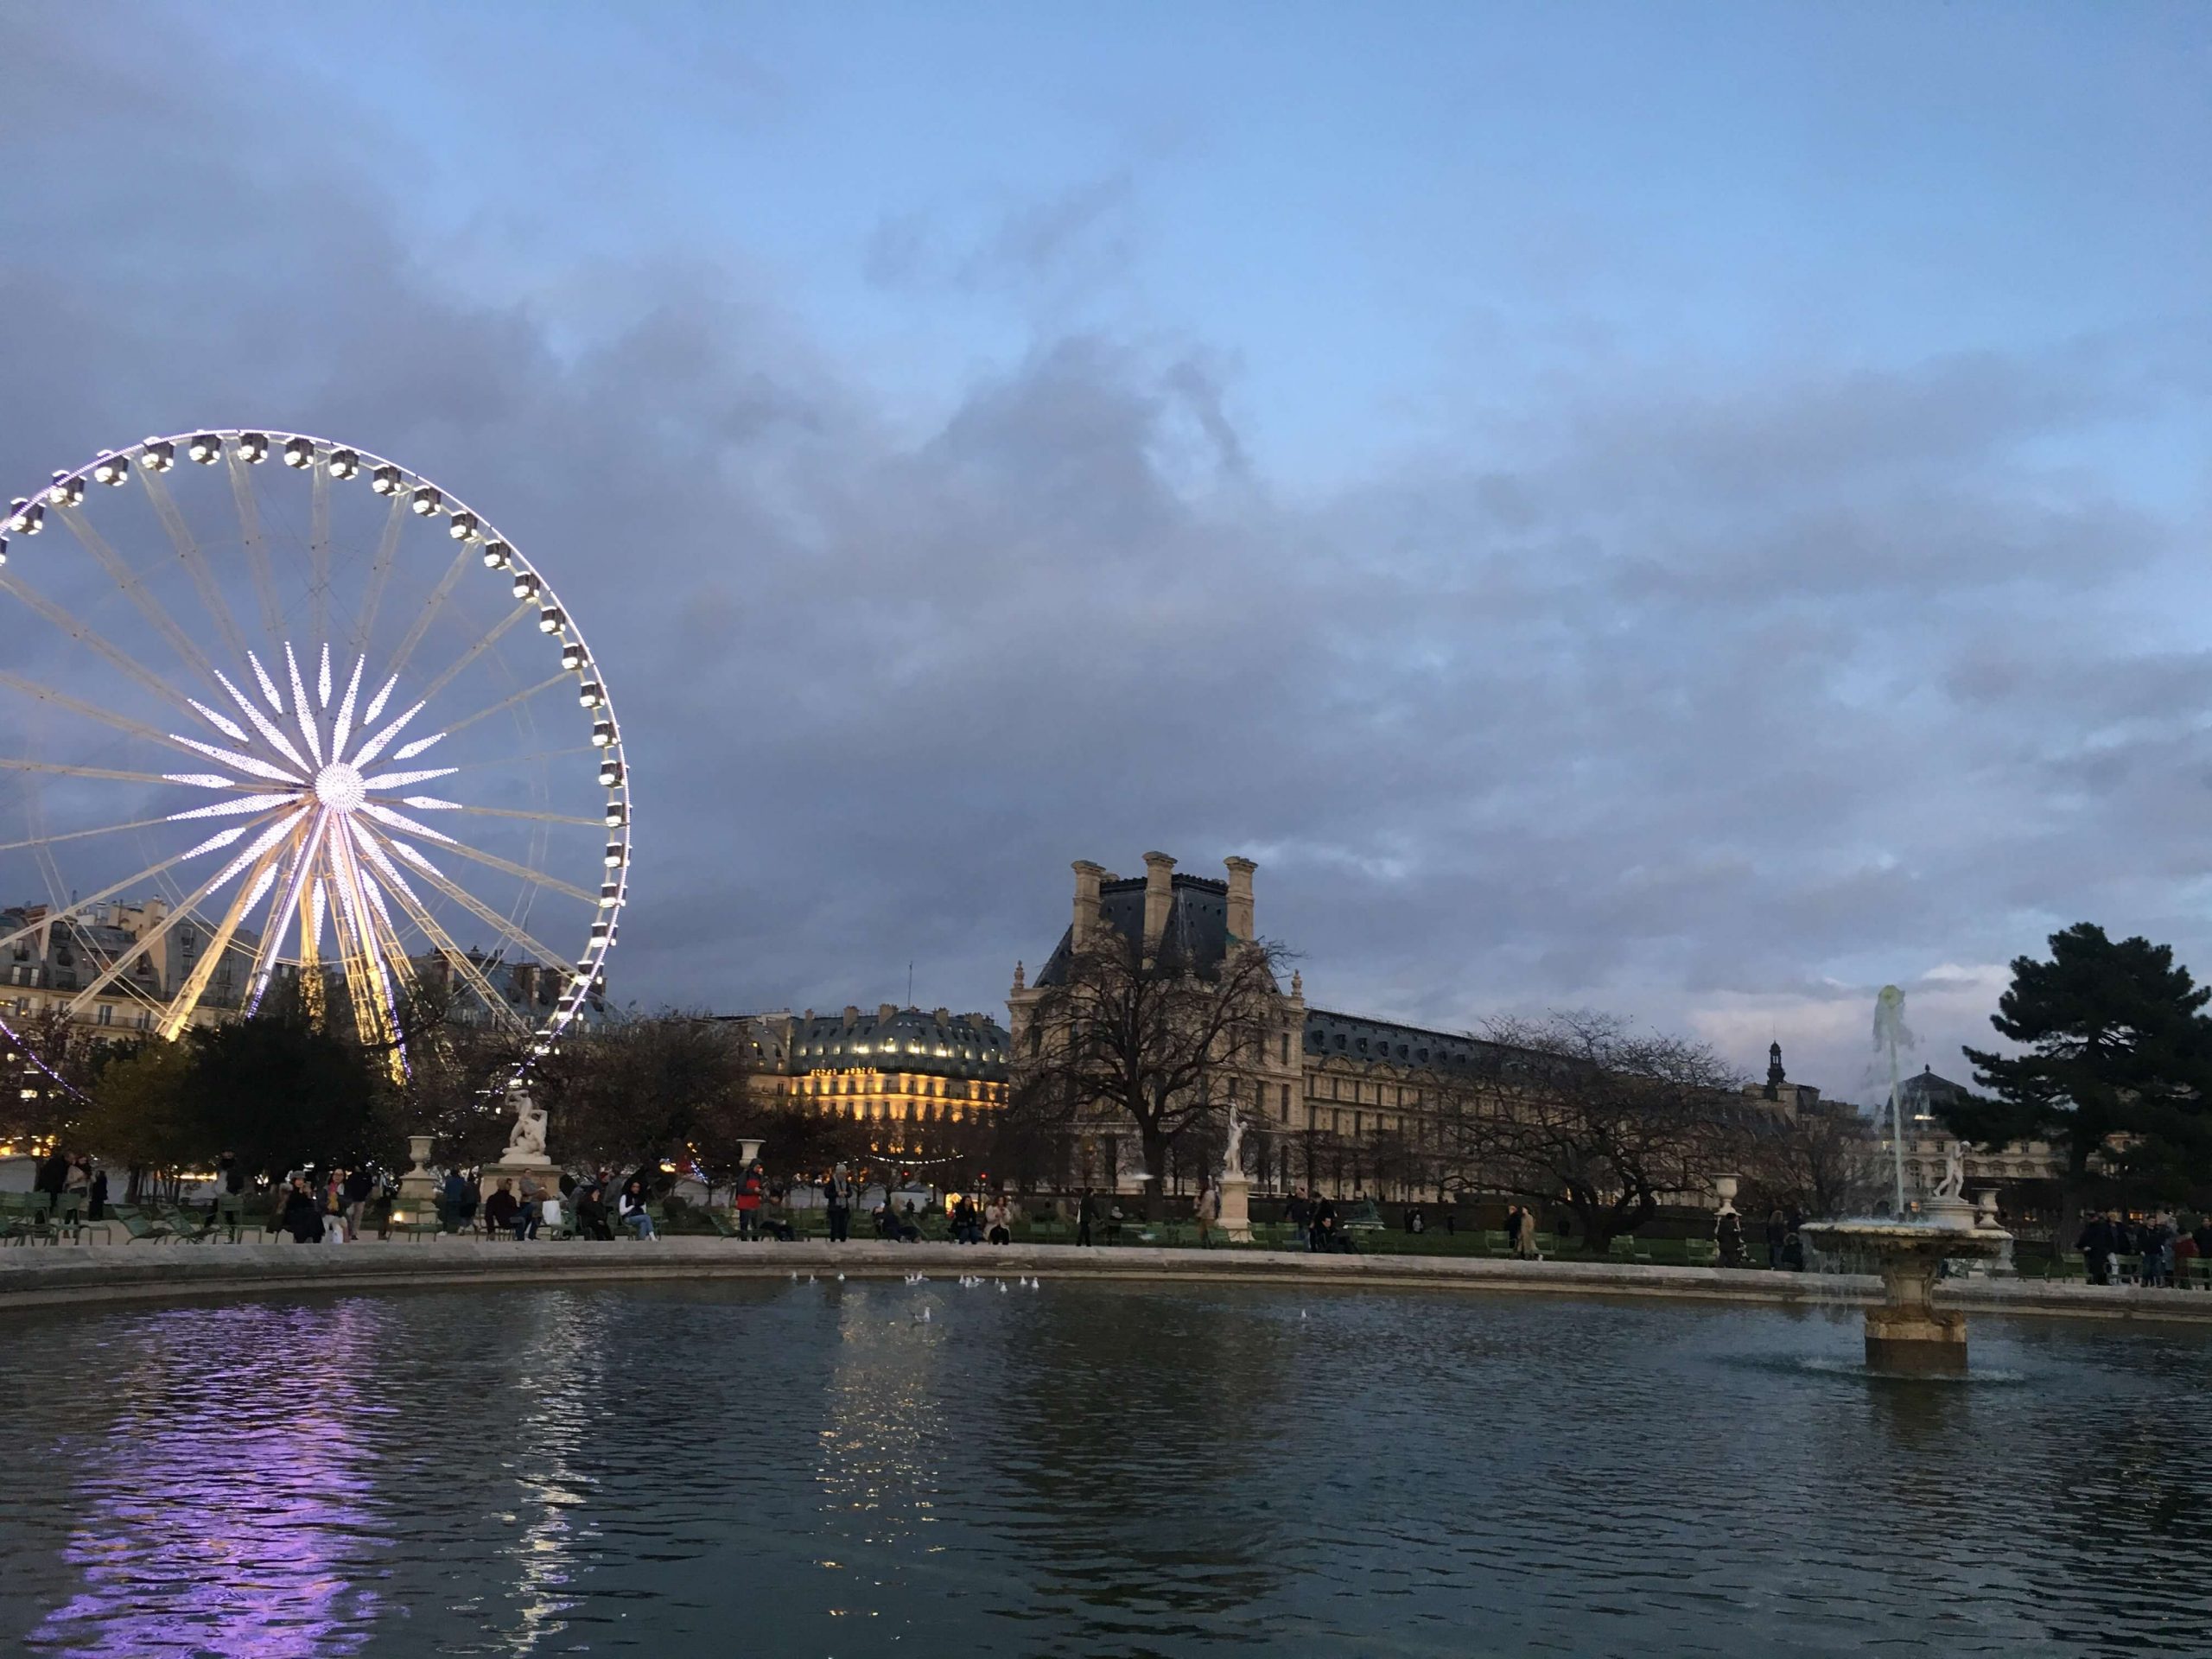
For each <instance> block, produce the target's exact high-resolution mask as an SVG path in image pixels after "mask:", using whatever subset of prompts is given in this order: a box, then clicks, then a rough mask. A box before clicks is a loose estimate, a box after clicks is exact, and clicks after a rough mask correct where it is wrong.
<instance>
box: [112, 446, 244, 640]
mask: <svg viewBox="0 0 2212 1659" xmlns="http://www.w3.org/2000/svg"><path fill="white" fill-rule="evenodd" d="M138 476H139V478H140V479H141V480H142V481H143V483H144V484H145V486H146V499H148V500H149V501H151V502H152V503H153V504H154V513H155V516H156V518H160V520H161V521H162V529H163V530H166V531H168V533H169V540H170V542H171V543H174V544H175V548H176V556H177V557H178V558H179V559H181V561H183V563H184V569H185V572H186V574H187V575H189V576H190V577H191V578H192V585H193V586H194V588H198V589H199V590H200V603H201V604H202V605H204V606H205V607H207V618H208V620H210V621H211V622H213V624H214V625H215V628H216V631H217V632H219V633H220V634H221V635H222V636H223V643H224V644H225V645H228V646H229V647H230V648H231V655H232V658H233V659H234V660H235V661H237V662H238V664H240V665H241V666H243V665H244V664H245V652H246V645H245V635H243V634H241V633H240V632H238V622H237V620H235V619H234V618H233V617H232V615H231V607H230V606H229V605H228V604H227V603H226V601H224V598H223V590H222V588H220V587H219V586H218V585H217V584H216V582H215V573H214V571H213V569H210V568H209V566H208V563H207V555H206V554H205V553H202V552H201V551H200V543H199V540H198V538H197V537H194V535H193V533H192V526H191V525H190V524H187V523H185V522H184V515H183V514H182V513H181V512H178V511H177V505H176V499H175V497H174V496H172V495H171V494H170V493H169V486H168V484H167V483H166V482H164V481H163V480H162V475H161V474H159V473H156V472H150V471H142V472H141V473H140V474H139V475H138Z"/></svg>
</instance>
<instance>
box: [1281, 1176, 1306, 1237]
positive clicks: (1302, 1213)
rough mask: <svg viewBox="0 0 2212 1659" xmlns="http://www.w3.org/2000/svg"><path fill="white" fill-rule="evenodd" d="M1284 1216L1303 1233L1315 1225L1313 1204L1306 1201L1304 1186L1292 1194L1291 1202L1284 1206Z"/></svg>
mask: <svg viewBox="0 0 2212 1659" xmlns="http://www.w3.org/2000/svg"><path fill="white" fill-rule="evenodd" d="M1282 1218H1283V1219H1284V1220H1285V1221H1287V1222H1288V1223H1289V1224H1291V1225H1292V1226H1294V1227H1295V1228H1297V1229H1298V1230H1299V1231H1300V1232H1301V1233H1302V1232H1304V1231H1306V1229H1307V1228H1308V1227H1310V1226H1312V1225H1313V1205H1310V1204H1308V1203H1307V1202H1306V1189H1305V1188H1304V1187H1302V1186H1301V1187H1300V1188H1299V1189H1298V1191H1297V1192H1294V1193H1292V1194H1291V1195H1290V1202H1289V1203H1288V1204H1287V1205H1283V1207H1282Z"/></svg>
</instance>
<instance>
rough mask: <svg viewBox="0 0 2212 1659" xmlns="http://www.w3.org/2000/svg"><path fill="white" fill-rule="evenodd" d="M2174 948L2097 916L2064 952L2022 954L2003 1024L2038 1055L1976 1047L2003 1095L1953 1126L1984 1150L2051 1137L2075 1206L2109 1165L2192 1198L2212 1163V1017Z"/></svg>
mask: <svg viewBox="0 0 2212 1659" xmlns="http://www.w3.org/2000/svg"><path fill="white" fill-rule="evenodd" d="M2208 1001H2212V987H2200V986H2198V985H2197V984H2196V982H2194V981H2193V980H2192V979H2191V978H2190V973H2189V969H2186V968H2182V967H2178V966H2177V965H2176V964H2175V963H2174V953H2173V950H2172V948H2171V946H2168V945H2163V944H2152V943H2151V942H2150V941H2149V940H2148V939H2145V938H2130V939H2122V940H2120V941H2119V942H2118V943H2117V944H2115V943H2114V942H2113V940H2111V939H2110V938H2107V937H2106V935H2105V931H2104V930H2103V929H2102V928H2101V927H2099V926H2097V925H2095V924H2094V923H2092V922H2078V923H2076V924H2075V925H2073V926H2072V927H2069V928H2068V929H2066V930H2065V931H2063V932H2061V933H2054V934H2052V935H2051V936H2050V961H2048V962H2038V961H2037V960H2036V959H2035V958H2034V957H2018V959H2016V960H2015V961H2014V962H2013V963H2012V988H2011V989H2010V990H2008V991H2006V992H2005V995H2004V996H2003V997H2002V998H2001V999H2000V1000H1999V1003H1998V1012H1997V1013H1996V1014H1993V1015H1992V1016H1991V1017H1990V1024H1991V1025H1993V1026H1994V1027H1996V1028H1997V1030H1998V1031H1999V1033H2000V1034H2002V1035H2004V1036H2005V1037H2008V1038H2010V1039H2012V1041H2014V1042H2016V1043H2018V1044H2019V1045H2021V1046H2023V1047H2024V1049H2025V1050H2026V1051H2027V1052H2025V1053H2023V1054H2018V1055H2007V1054H1999V1053H1993V1052H1985V1051H1983V1050H1980V1049H1971V1048H1970V1049H1968V1050H1967V1058H1968V1059H1970V1060H1972V1061H1973V1062H1974V1078H1975V1081H1976V1082H1978V1083H1980V1084H1981V1085H1982V1086H1983V1087H1984V1088H1986V1089H1990V1090H1994V1091H1995V1095H1996V1098H1994V1099H1990V1100H1974V1101H1969V1102H1962V1103H1959V1104H1957V1105H1955V1106H1953V1107H1951V1108H1949V1109H1946V1110H1945V1111H1944V1113H1943V1118H1944V1121H1945V1122H1947V1123H1948V1125H1949V1127H1950V1128H1951V1129H1952V1130H1953V1132H1954V1133H1955V1134H1957V1135H1959V1136H1960V1137H1961V1139H1964V1140H1967V1141H1973V1142H1974V1143H1976V1144H1977V1145H1981V1146H2001V1145H2003V1144H2004V1143H2005V1142H2007V1141H2024V1140H2044V1141H2050V1142H2052V1143H2053V1144H2054V1145H2055V1146H2056V1147H2059V1148H2060V1149H2061V1150H2062V1151H2063V1154H2065V1158H2066V1175H2065V1185H2066V1192H2067V1199H2068V1206H2069V1213H2070V1212H2071V1211H2072V1210H2073V1209H2074V1208H2075V1206H2077V1205H2078V1204H2079V1202H2080V1198H2081V1195H2082V1192H2083V1191H2084V1189H2085V1188H2086V1187H2088V1185H2089V1184H2090V1182H2091V1180H2092V1179H2094V1177H2095V1175H2096V1174H2097V1173H2098V1171H2097V1169H2096V1168H2094V1167H2093V1165H2100V1164H2101V1166H2103V1167H2105V1168H2107V1169H2109V1170H2110V1171H2111V1172H2112V1173H2115V1174H2117V1175H2119V1176H2120V1177H2121V1178H2122V1179H2124V1180H2126V1182H2127V1183H2128V1185H2131V1186H2132V1187H2133V1188H2134V1189H2135V1190H2136V1191H2138V1192H2140V1193H2142V1194H2143V1195H2144V1196H2145V1197H2152V1198H2168V1199H2173V1198H2189V1197H2191V1196H2193V1195H2194V1194H2195V1193H2196V1192H2198V1191H2199V1190H2201V1188H2202V1185H2203V1183H2204V1179H2205V1177H2206V1173H2207V1168H2208V1157H2212V1109H2209V1108H2212V1020H2207V1019H2206V1017H2205V1014H2204V1012H2203V1010H2204V1006H2205V1004H2206V1003H2207V1002H2208Z"/></svg>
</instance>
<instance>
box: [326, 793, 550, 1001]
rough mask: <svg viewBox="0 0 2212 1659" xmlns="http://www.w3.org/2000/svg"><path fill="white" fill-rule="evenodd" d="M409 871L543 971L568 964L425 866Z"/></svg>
mask: <svg viewBox="0 0 2212 1659" xmlns="http://www.w3.org/2000/svg"><path fill="white" fill-rule="evenodd" d="M355 823H356V825H357V827H359V828H362V829H366V826H365V825H360V824H359V820H358V819H357V820H355ZM367 833H368V834H370V835H372V836H374V835H375V834H376V833H377V832H376V831H374V830H368V831H367ZM411 868H413V869H414V871H415V874H416V875H418V876H420V877H421V878H422V879H423V880H425V881H427V882H429V884H430V885H431V886H432V887H435V888H436V889H437V890H438V891H439V892H440V893H443V894H445V896H446V897H447V898H448V899H452V900H453V901H454V903H455V904H457V905H459V906H461V908H462V909H463V910H465V911H467V912H468V913H469V914H470V915H472V916H474V917H475V918H476V919H477V920H478V921H480V922H481V923H483V924H484V925H486V927H492V928H496V929H498V930H499V932H500V933H501V934H503V935H505V938H506V939H507V941H508V943H510V944H518V945H520V946H521V947H522V948H523V949H524V950H527V951H529V952H530V953H531V956H532V957H535V958H536V959H537V961H538V962H539V963H543V964H544V965H545V966H547V967H555V966H560V967H563V969H565V966H566V963H567V960H568V959H567V957H563V955H562V954H561V953H560V952H559V951H557V950H552V949H550V948H549V947H548V946H546V945H544V944H540V943H539V942H538V941H537V940H536V939H534V938H531V936H530V935H529V934H528V933H526V932H524V931H523V930H522V929H521V928H519V927H518V926H517V925H515V924H514V923H512V922H511V921H509V920H508V919H507V918H505V917H504V916H502V915H500V914H499V912H498V911H496V910H493V908H492V907H491V906H489V905H487V904H486V903H485V902H484V901H483V900H482V899H479V898H477V896H476V895H475V894H474V893H471V892H469V891H468V889H467V888H466V887H461V885H460V884H459V883H458V882H454V881H449V880H447V879H446V878H445V877H444V876H443V875H442V874H440V873H439V872H438V871H437V870H436V869H435V868H431V867H430V866H429V865H428V864H413V865H412V866H411Z"/></svg>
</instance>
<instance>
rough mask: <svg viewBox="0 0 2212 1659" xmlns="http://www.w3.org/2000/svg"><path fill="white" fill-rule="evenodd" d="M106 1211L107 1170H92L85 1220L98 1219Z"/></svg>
mask: <svg viewBox="0 0 2212 1659" xmlns="http://www.w3.org/2000/svg"><path fill="white" fill-rule="evenodd" d="M106 1213H107V1171H105V1169H96V1170H94V1171H93V1172H92V1201H91V1205H90V1206H89V1207H88V1208H87V1209H86V1211H85V1218H86V1220H87V1221H98V1220H99V1218H100V1217H102V1216H104V1215H105V1214H106Z"/></svg>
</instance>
